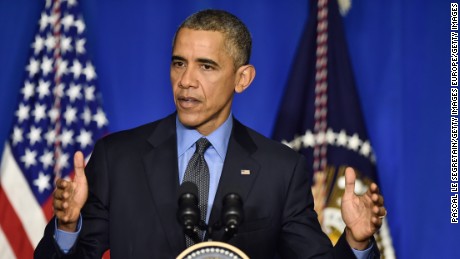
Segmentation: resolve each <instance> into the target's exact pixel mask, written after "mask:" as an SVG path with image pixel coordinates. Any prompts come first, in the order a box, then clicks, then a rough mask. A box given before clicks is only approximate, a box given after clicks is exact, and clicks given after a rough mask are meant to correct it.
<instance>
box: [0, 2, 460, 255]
mask: <svg viewBox="0 0 460 259" xmlns="http://www.w3.org/2000/svg"><path fill="white" fill-rule="evenodd" d="M43 4H44V2H43V1H36V0H0V121H1V123H0V142H2V143H3V142H4V141H5V140H6V139H7V136H8V134H9V131H10V129H11V124H12V121H13V116H14V112H15V109H16V106H17V97H18V94H19V89H20V88H21V87H22V82H23V76H24V68H25V66H26V64H27V61H28V54H29V47H30V44H31V43H32V41H33V37H34V32H35V30H36V28H37V27H36V26H37V21H38V19H39V17H40V11H41V8H42V7H43ZM80 4H81V6H82V8H83V12H84V13H83V15H84V19H85V21H86V25H87V32H88V48H89V49H88V51H89V53H90V55H91V56H92V59H93V62H94V65H95V67H96V72H97V73H98V78H99V87H100V89H101V92H102V97H103V100H104V103H103V105H104V109H105V111H106V113H107V116H108V119H109V122H110V124H109V128H110V131H112V132H113V131H118V130H122V129H126V128H131V127H134V126H137V125H140V124H143V123H146V122H149V121H152V120H156V119H159V118H161V117H163V116H165V115H167V114H169V113H171V112H172V111H173V109H174V106H173V102H172V95H171V88H170V83H169V63H170V52H171V39H172V36H173V34H174V32H175V29H176V28H177V26H178V25H179V23H180V22H181V21H182V20H183V19H184V18H185V17H186V16H188V15H189V14H191V13H192V12H195V11H197V10H200V9H203V8H220V9H226V10H228V11H230V12H233V13H234V14H236V15H237V16H239V17H240V18H241V19H242V20H243V21H244V22H245V23H246V24H247V25H248V26H249V28H250V29H251V32H252V35H253V39H254V48H253V56H252V60H251V61H252V63H253V64H254V65H255V67H256V69H257V76H256V79H255V81H254V83H253V85H252V86H251V87H250V88H249V89H248V90H247V91H246V92H244V93H243V94H241V95H238V96H237V97H236V99H235V103H234V109H233V110H234V114H235V115H236V116H237V117H238V118H239V119H240V120H241V121H242V122H244V123H245V124H247V125H249V126H250V127H252V128H254V129H256V130H258V131H260V132H261V133H262V134H264V135H266V136H270V135H271V132H272V129H273V126H274V123H275V117H276V113H277V109H278V106H279V104H280V101H281V97H282V95H283V89H284V86H285V84H286V81H287V76H288V72H289V69H290V66H291V64H292V60H293V57H294V54H295V50H296V48H297V47H298V43H299V40H300V36H301V33H302V29H303V27H304V25H305V23H306V20H307V15H308V1H307V0H304V1H299V0H284V1H274V0H265V1H262V0H252V1H247V0H232V1H224V0H220V1H218V0H216V1H211V0H174V1H159V0H158V1H153V0H150V1H149V0H130V1H128V0H98V1H90V0H81V1H80ZM344 24H345V30H346V36H347V40H348V44H349V52H350V56H351V60H352V65H353V69H354V72H355V77H356V82H357V88H358V92H359V96H360V99H361V105H362V107H363V112H364V117H365V120H366V126H367V129H368V133H369V136H370V139H371V141H372V143H373V147H374V149H375V153H376V156H377V166H378V171H379V177H380V181H381V185H382V186H381V187H382V189H383V193H384V195H385V202H386V206H387V208H388V211H389V216H388V219H389V224H390V227H391V233H392V236H393V243H394V246H395V250H396V254H397V256H398V258H404V259H406V258H407V259H409V258H460V247H459V246H458V242H459V239H460V226H458V224H457V225H453V224H450V195H451V193H450V163H449V162H450V153H449V152H450V127H449V125H450V119H449V118H450V77H449V75H450V2H449V1H445V0H443V1H437V0H431V1H428V0H426V1H399V0H387V1H365V0H354V1H352V3H351V9H350V11H349V13H348V14H347V15H346V16H345V18H344ZM1 148H3V144H1V145H0V149H1ZM0 151H1V150H0Z"/></svg>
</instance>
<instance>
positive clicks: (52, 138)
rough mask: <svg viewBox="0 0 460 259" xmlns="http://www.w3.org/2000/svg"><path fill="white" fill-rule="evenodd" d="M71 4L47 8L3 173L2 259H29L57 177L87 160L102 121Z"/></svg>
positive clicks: (68, 0)
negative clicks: (79, 156)
mask: <svg viewBox="0 0 460 259" xmlns="http://www.w3.org/2000/svg"><path fill="white" fill-rule="evenodd" d="M84 33H85V23H84V22H83V19H82V16H81V12H80V9H79V6H78V4H77V1H76V0H66V1H64V0H62V1H61V0H54V1H53V0H47V1H46V3H45V7H44V10H43V12H42V13H41V17H40V20H39V23H38V30H37V33H36V35H35V39H34V40H33V43H32V44H31V50H30V58H29V60H28V64H27V65H26V69H25V70H26V71H25V79H24V84H23V86H22V88H21V90H20V94H19V104H18V108H17V110H16V112H15V113H14V123H13V126H12V129H11V135H10V138H9V139H8V141H7V142H6V144H5V148H4V151H3V156H2V160H1V167H0V258H32V257H33V250H34V248H35V246H36V245H37V244H38V242H39V241H40V239H41V237H42V235H43V231H44V229H45V225H46V223H47V222H48V221H49V219H50V218H51V217H52V215H53V211H52V192H53V190H54V179H55V178H56V177H70V176H71V175H72V172H73V154H74V153H75V151H77V150H81V151H82V152H83V153H84V155H85V157H87V158H88V156H89V155H90V153H91V151H92V148H93V144H94V143H95V140H96V139H98V138H100V137H101V136H103V135H104V134H106V133H107V124H108V121H107V118H106V116H105V114H104V112H103V110H102V107H101V101H100V93H99V91H98V89H97V87H96V79H97V77H96V72H95V69H94V66H93V64H92V63H91V60H90V59H89V56H88V53H87V49H86V43H87V41H86V38H85V35H84Z"/></svg>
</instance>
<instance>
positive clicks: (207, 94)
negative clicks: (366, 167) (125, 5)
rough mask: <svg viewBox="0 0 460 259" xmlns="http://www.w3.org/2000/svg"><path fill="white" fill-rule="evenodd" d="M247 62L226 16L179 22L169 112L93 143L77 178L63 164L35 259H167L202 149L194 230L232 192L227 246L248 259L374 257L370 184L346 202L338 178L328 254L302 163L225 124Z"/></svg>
mask: <svg viewBox="0 0 460 259" xmlns="http://www.w3.org/2000/svg"><path fill="white" fill-rule="evenodd" d="M250 52H251V36H250V34H249V31H248V30H247V28H246V26H245V25H244V24H243V23H242V22H241V21H240V20H239V19H238V18H236V17H235V16H233V15H232V14H229V13H227V12H224V11H216V10H205V11H201V12H198V13H196V14H194V15H192V16H190V17H189V18H187V20H186V21H185V22H184V23H183V24H182V25H181V26H180V27H179V29H178V30H177V32H176V35H175V38H174V45H173V51H172V62H171V83H172V88H173V93H174V102H175V104H176V110H177V112H176V113H174V114H172V115H170V116H168V117H166V118H164V119H162V120H159V121H156V122H153V123H150V124H147V125H144V126H141V127H138V128H135V129H132V130H127V131H123V132H119V133H114V134H112V135H109V136H107V137H105V138H103V139H102V140H100V141H98V143H97V144H96V146H95V148H94V151H93V154H92V156H91V159H90V161H89V163H88V165H87V167H86V168H84V160H83V155H82V154H81V153H80V152H77V153H76V154H75V157H74V166H75V173H76V176H75V179H74V180H73V181H66V180H62V179H60V180H58V181H57V182H56V190H55V193H54V208H55V218H53V219H52V220H51V222H50V223H49V224H48V226H47V227H46V229H45V235H44V237H43V239H42V240H41V242H40V244H39V245H38V247H37V249H36V251H35V257H36V258H59V257H64V258H100V257H101V255H102V254H103V253H104V251H106V250H107V249H110V250H111V256H112V257H113V258H175V257H176V256H177V255H178V254H179V253H180V252H181V251H182V250H184V249H185V248H186V238H185V235H184V232H183V231H182V228H181V225H180V224H179V222H178V220H177V219H176V212H177V209H178V205H177V198H178V197H177V196H178V195H177V192H178V189H179V186H180V184H181V183H182V182H184V179H186V178H187V177H188V176H187V174H188V171H189V169H188V167H189V165H188V163H189V160H193V159H194V158H193V157H194V156H195V154H196V152H198V151H196V152H195V148H196V149H197V150H198V147H197V146H198V145H199V144H195V143H198V142H199V141H200V140H202V139H206V142H207V143H209V144H207V146H206V148H204V150H205V151H204V154H202V156H203V157H204V160H205V162H204V163H205V164H206V165H205V167H206V170H207V171H208V174H209V177H208V178H209V179H207V180H206V181H207V186H208V187H209V191H208V190H206V197H207V198H206V199H207V202H205V204H200V205H203V206H204V207H202V208H203V209H204V211H205V221H206V222H207V223H208V224H209V225H214V224H215V223H217V222H219V220H220V211H221V207H222V204H221V201H222V199H223V197H224V195H225V194H227V193H228V192H237V193H238V194H239V195H240V196H241V198H242V200H243V208H244V212H245V218H244V222H243V223H242V224H241V226H240V228H239V231H238V235H236V236H234V237H232V238H231V239H230V240H229V241H228V242H229V243H230V244H233V245H234V246H236V247H238V248H240V249H241V250H242V251H244V252H245V253H247V254H248V256H249V257H250V258H276V257H281V258H355V256H358V257H360V258H376V257H378V256H379V254H378V249H377V247H376V244H375V243H374V241H373V239H372V235H373V234H374V233H375V231H376V230H377V229H378V228H379V227H380V225H381V223H382V217H384V215H385V214H386V210H385V208H384V207H383V198H382V196H381V195H380V194H379V190H378V188H377V186H376V185H375V184H373V185H371V187H370V189H369V191H368V192H367V193H366V194H365V195H363V196H357V195H355V194H354V191H353V190H354V182H355V173H354V171H353V170H352V169H351V168H349V169H347V172H346V191H345V194H344V196H343V199H342V216H343V219H344V221H345V223H346V225H347V227H346V228H345V231H344V233H343V235H342V237H341V238H340V240H339V242H338V243H337V244H336V246H335V247H332V245H331V243H330V241H329V239H328V237H327V236H326V235H325V234H324V233H323V232H322V231H321V227H320V225H319V223H318V220H317V215H316V213H315V211H314V210H313V207H314V205H313V198H312V194H311V186H310V183H309V177H308V173H307V172H308V169H307V166H306V162H305V159H304V158H303V157H302V156H301V155H299V154H298V153H296V152H294V151H292V150H291V149H289V148H288V147H286V146H284V145H281V144H280V143H277V142H274V141H272V140H270V139H267V138H265V137H263V136H262V135H260V134H258V133H256V132H255V131H253V130H251V129H249V128H247V127H245V126H243V125H242V124H241V123H240V122H238V121H237V120H236V119H234V118H233V116H232V114H231V104H232V100H233V96H234V93H235V92H236V93H241V92H243V91H244V90H245V89H246V88H247V87H248V86H249V85H250V84H251V82H252V80H253V79H254V77H255V68H254V67H253V66H252V65H250V64H249V57H250ZM194 152H195V153H194ZM201 191H202V190H200V192H201ZM200 194H201V193H200ZM200 197H201V196H200ZM222 236H223V230H220V231H216V232H214V233H213V235H212V238H213V239H214V240H221V239H222ZM187 244H188V243H187ZM361 250H364V251H361Z"/></svg>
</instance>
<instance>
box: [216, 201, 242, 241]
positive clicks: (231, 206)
mask: <svg viewBox="0 0 460 259" xmlns="http://www.w3.org/2000/svg"><path fill="white" fill-rule="evenodd" d="M221 217H222V222H223V224H224V226H225V237H224V239H226V240H229V239H230V238H232V237H233V236H234V235H235V234H236V233H237V232H238V227H239V225H240V224H241V223H243V219H244V214H243V201H242V200H241V197H240V196H239V195H238V194H236V193H229V194H227V195H225V197H224V199H223V206H222V213H221Z"/></svg>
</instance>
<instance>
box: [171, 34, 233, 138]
mask: <svg viewBox="0 0 460 259" xmlns="http://www.w3.org/2000/svg"><path fill="white" fill-rule="evenodd" d="M236 75H237V73H236V71H235V70H234V66H233V59H232V57H231V56H230V55H229V54H228V51H226V50H225V44H224V35H223V34H222V33H221V32H216V31H200V30H192V29H187V28H183V29H181V30H180V31H179V32H178V34H177V36H176V41H175V44H174V47H173V54H172V62H171V73H170V76H171V83H172V88H173V94H174V102H175V104H176V109H177V113H178V116H179V120H180V122H181V123H182V124H184V125H185V126H187V127H191V128H195V129H196V130H198V132H200V133H201V134H203V135H209V134H210V133H212V132H213V131H214V130H215V129H217V128H218V127H219V126H220V125H221V124H222V123H223V122H224V121H225V120H226V119H227V117H228V115H229V114H230V109H231V104H232V99H233V94H234V91H235V87H236V85H237V76H236Z"/></svg>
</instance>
